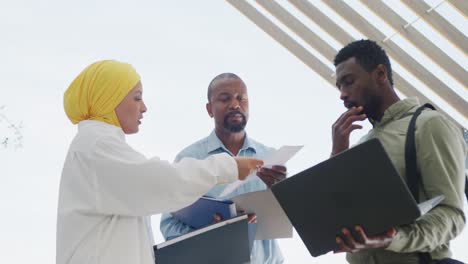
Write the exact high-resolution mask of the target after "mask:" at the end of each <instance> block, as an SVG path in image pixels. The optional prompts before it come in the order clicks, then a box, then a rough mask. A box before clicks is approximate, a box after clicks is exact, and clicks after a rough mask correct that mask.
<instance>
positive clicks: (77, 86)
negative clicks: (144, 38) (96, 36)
mask: <svg viewBox="0 0 468 264" xmlns="http://www.w3.org/2000/svg"><path fill="white" fill-rule="evenodd" d="M139 81H140V75H138V73H137V72H136V71H135V69H134V68H133V67H132V66H131V65H130V64H127V63H122V62H118V61H114V60H104V61H98V62H95V63H93V64H91V65H89V66H88V67H86V69H84V70H83V71H82V72H81V73H80V75H78V77H76V79H75V80H74V81H73V82H72V83H71V85H70V87H68V89H67V91H66V92H65V95H64V98H63V104H64V108H65V113H66V114H67V116H68V118H69V119H70V121H71V122H72V123H73V124H76V123H78V122H80V121H82V120H98V121H102V122H105V123H108V124H111V125H114V126H117V127H120V122H119V120H118V118H117V115H116V114H115V111H114V109H115V108H116V107H117V106H118V105H119V104H120V102H121V101H122V100H123V99H124V97H125V96H127V94H128V93H129V92H130V90H132V89H133V87H135V85H136V84H137V83H138V82H139Z"/></svg>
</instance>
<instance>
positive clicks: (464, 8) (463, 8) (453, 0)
mask: <svg viewBox="0 0 468 264" xmlns="http://www.w3.org/2000/svg"><path fill="white" fill-rule="evenodd" d="M449 3H450V5H452V6H453V7H455V8H456V9H458V11H460V13H462V15H463V16H465V17H467V16H468V1H466V0H450V1H449Z"/></svg>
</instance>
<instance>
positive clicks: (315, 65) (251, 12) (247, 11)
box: [226, 0, 335, 87]
mask: <svg viewBox="0 0 468 264" xmlns="http://www.w3.org/2000/svg"><path fill="white" fill-rule="evenodd" d="M226 1H227V2H228V3H230V4H231V5H232V6H234V7H235V8H236V9H237V10H239V11H240V12H241V13H242V14H244V15H245V16H246V17H247V18H248V19H250V20H251V21H252V22H254V23H255V24H256V25H257V26H258V27H260V28H261V29H262V30H263V31H265V32H266V33H267V34H268V35H270V36H271V37H272V38H273V39H274V40H276V41H277V42H278V43H280V44H281V45H283V47H285V48H286V49H288V50H289V51H290V52H291V53H292V54H294V55H295V56H296V57H297V58H298V59H300V60H301V61H302V62H303V63H305V64H306V65H307V66H309V68H311V69H312V70H313V71H315V72H316V73H317V74H318V75H320V76H321V77H322V78H323V79H325V80H326V81H327V82H328V83H330V84H331V85H332V86H333V87H335V78H334V76H333V73H334V72H333V71H332V70H331V69H330V68H329V67H327V66H326V65H325V64H324V63H323V62H322V61H320V60H319V59H318V58H317V57H315V56H314V55H313V54H311V53H310V52H309V51H307V49H305V48H304V47H303V46H301V45H300V44H299V43H298V42H297V41H295V40H294V39H293V38H291V37H290V36H289V35H288V34H286V33H285V32H284V31H283V30H281V28H279V27H278V26H276V25H275V24H274V23H273V22H271V21H270V20H269V19H268V18H267V17H265V16H264V15H263V14H262V13H260V12H259V11H258V10H257V9H255V7H253V6H252V5H251V4H249V3H248V2H247V1H238V0H226Z"/></svg>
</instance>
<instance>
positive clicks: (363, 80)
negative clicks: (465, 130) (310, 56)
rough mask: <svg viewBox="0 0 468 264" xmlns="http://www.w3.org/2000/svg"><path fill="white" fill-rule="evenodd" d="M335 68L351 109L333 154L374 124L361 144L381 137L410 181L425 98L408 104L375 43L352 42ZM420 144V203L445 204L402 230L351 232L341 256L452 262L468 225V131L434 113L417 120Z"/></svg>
mask: <svg viewBox="0 0 468 264" xmlns="http://www.w3.org/2000/svg"><path fill="white" fill-rule="evenodd" d="M334 64H335V67H336V86H337V87H338V89H339V90H340V94H341V96H340V99H341V100H343V102H344V106H345V107H346V108H347V109H348V111H346V112H345V113H343V114H342V115H341V116H340V117H339V118H338V120H337V121H336V122H335V123H334V124H333V128H332V131H333V135H332V137H333V148H332V156H333V155H336V154H338V153H340V152H342V151H344V150H346V149H348V148H349V135H350V133H351V132H352V131H353V130H355V129H360V128H362V127H361V126H360V125H358V124H355V123H354V122H355V121H358V120H360V121H362V120H365V119H368V120H369V121H370V123H371V124H372V125H373V129H371V130H370V131H369V133H368V134H367V135H366V136H364V137H363V138H362V139H361V140H360V142H359V143H362V142H365V141H367V140H369V139H372V138H378V139H379V140H380V141H381V142H382V144H383V146H384V148H385V150H386V151H387V153H388V155H389V156H390V158H391V160H392V162H393V164H394V165H395V168H396V169H397V171H398V172H399V174H400V175H401V177H402V178H403V179H405V180H406V179H407V175H406V165H405V140H406V132H407V129H408V125H409V122H410V120H411V118H412V116H413V114H414V113H415V111H416V109H417V108H418V107H419V106H420V105H419V102H418V100H417V99H416V98H407V99H403V100H400V98H399V97H398V95H397V94H396V92H395V90H394V88H393V80H392V68H391V65H390V60H389V58H388V57H387V55H386V53H385V51H384V50H383V49H382V48H381V47H380V46H378V45H377V44H376V43H375V42H374V41H370V40H359V41H355V42H352V43H350V44H348V45H347V46H346V47H344V48H343V49H341V50H340V51H339V52H338V54H337V55H336V57H335V61H334ZM415 143H416V144H415V146H416V155H417V168H418V171H419V174H420V175H421V176H420V177H421V182H419V183H418V184H419V186H420V187H419V197H418V198H419V200H420V201H425V200H429V199H431V198H433V197H435V196H437V195H440V194H443V195H444V196H445V199H444V200H443V201H442V203H441V204H439V205H438V206H436V207H435V208H434V209H432V210H431V211H430V212H428V213H427V214H425V215H424V216H422V217H420V218H419V219H417V220H415V221H414V222H413V223H410V224H407V225H402V226H396V227H395V228H391V229H390V230H388V231H387V232H386V233H385V234H382V235H377V236H367V235H366V233H365V230H364V229H363V228H361V227H359V226H356V227H355V231H356V234H355V235H352V233H351V232H350V230H348V229H346V228H343V230H342V238H340V237H337V238H336V241H337V244H338V247H339V249H338V250H337V251H336V252H348V254H347V260H348V261H349V262H350V263H368V264H373V263H379V264H380V263H408V264H409V263H436V260H441V259H444V258H448V257H450V256H451V252H450V247H449V242H450V240H452V239H453V238H455V237H456V236H457V235H458V234H460V232H461V231H462V229H463V227H464V225H465V215H464V213H463V200H464V180H465V179H464V178H465V177H464V174H465V171H464V170H465V164H464V160H465V155H466V145H465V142H464V140H463V137H462V133H461V129H459V128H457V127H456V126H455V125H454V124H452V122H450V121H449V120H448V119H447V117H445V116H443V115H442V114H440V113H439V112H437V111H433V110H430V109H426V110H424V111H423V112H422V113H421V115H420V116H419V117H418V119H417V121H416V132H415ZM363 162H365V161H363ZM378 176H379V175H376V177H378ZM424 259H425V260H424ZM437 263H439V262H437ZM444 263H446V262H444ZM448 263H455V262H448ZM456 263H458V262H456Z"/></svg>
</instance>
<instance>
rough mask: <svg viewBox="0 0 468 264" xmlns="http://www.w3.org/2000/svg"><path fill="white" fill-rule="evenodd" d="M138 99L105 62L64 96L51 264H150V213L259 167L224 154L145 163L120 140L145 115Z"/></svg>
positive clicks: (122, 66)
mask: <svg viewBox="0 0 468 264" xmlns="http://www.w3.org/2000/svg"><path fill="white" fill-rule="evenodd" d="M142 95H143V88H142V85H141V82H140V76H139V75H138V73H137V72H136V71H135V69H134V68H133V67H132V66H131V65H129V64H126V63H122V62H118V61H113V60H106V61H99V62H96V63H94V64H91V65H90V66H88V67H87V68H86V69H85V70H84V71H83V72H81V73H80V74H79V75H78V77H76V79H75V80H74V81H73V82H72V84H71V85H70V87H69V88H68V89H67V91H66V92H65V95H64V108H65V112H66V114H67V116H68V118H69V119H70V121H71V122H72V123H73V124H78V133H77V135H76V136H75V138H74V139H73V141H72V143H71V145H70V149H69V151H68V155H67V157H66V160H65V164H64V168H63V171H62V178H61V182H60V192H59V205H58V217H57V252H56V253H57V257H56V263H57V264H65V263H70V264H72V263H73V264H77V263H80V264H81V263H90V264H93V263H96V264H97V263H99V264H116V263H141V264H150V263H151V264H153V263H155V260H154V256H153V252H152V246H153V244H154V241H153V236H152V230H151V225H150V218H149V217H150V216H151V215H152V214H159V213H164V212H172V211H175V210H178V209H180V208H182V207H185V206H187V205H189V204H191V203H193V202H194V201H196V200H197V199H198V198H199V197H201V196H202V195H203V194H205V193H206V192H207V191H208V190H210V189H211V188H212V187H214V186H215V185H217V184H225V183H230V182H233V181H236V180H237V179H241V180H243V179H245V177H247V175H248V174H249V173H250V171H251V170H254V169H255V168H256V167H257V166H259V165H261V164H262V162H261V161H259V160H255V159H250V158H232V157H230V156H229V155H227V154H219V155H214V156H211V157H209V158H208V159H206V160H195V159H190V158H188V159H183V160H182V161H180V162H179V163H177V164H171V163H169V162H167V161H162V160H160V159H159V158H157V157H153V158H151V159H147V158H146V157H144V156H143V155H142V154H140V153H138V152H136V151H135V150H133V149H132V148H131V147H130V146H129V145H128V144H127V143H126V142H125V134H132V133H137V132H138V127H139V125H140V124H141V122H140V120H141V119H142V117H143V113H144V112H146V110H147V109H146V105H145V104H144V102H143V98H142Z"/></svg>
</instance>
